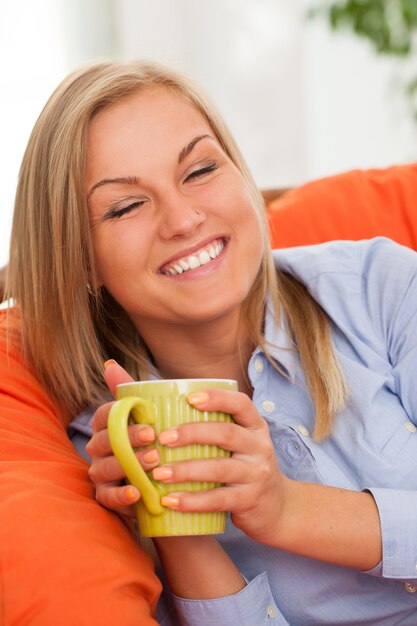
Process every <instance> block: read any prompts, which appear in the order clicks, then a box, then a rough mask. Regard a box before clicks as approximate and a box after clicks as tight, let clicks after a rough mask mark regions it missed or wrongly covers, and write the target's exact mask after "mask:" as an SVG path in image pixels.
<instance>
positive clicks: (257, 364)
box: [254, 359, 264, 374]
mask: <svg viewBox="0 0 417 626" xmlns="http://www.w3.org/2000/svg"><path fill="white" fill-rule="evenodd" d="M254 367H255V372H258V374H260V373H261V372H263V371H264V362H263V361H262V359H256V361H255V365H254Z"/></svg>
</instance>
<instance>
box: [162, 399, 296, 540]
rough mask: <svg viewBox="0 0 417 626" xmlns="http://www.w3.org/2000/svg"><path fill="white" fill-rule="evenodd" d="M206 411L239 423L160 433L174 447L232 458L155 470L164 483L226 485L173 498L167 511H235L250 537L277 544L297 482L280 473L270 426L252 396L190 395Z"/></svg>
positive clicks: (167, 501) (184, 427)
mask: <svg viewBox="0 0 417 626" xmlns="http://www.w3.org/2000/svg"><path fill="white" fill-rule="evenodd" d="M188 401H189V403H190V404H192V405H193V406H195V407H196V408H197V409H200V410H203V411H224V412H226V413H231V414H232V416H233V418H234V421H235V423H234V424H229V423H207V422H202V423H198V424H183V425H181V426H178V427H176V428H172V429H170V430H167V431H165V432H164V433H161V435H160V437H159V440H160V442H161V443H162V444H164V445H167V446H169V447H178V446H184V445H189V444H193V443H201V444H215V445H218V446H220V447H222V448H224V449H226V450H230V451H231V453H232V455H231V457H230V458H221V459H207V460H195V461H185V462H177V463H172V464H170V465H163V466H160V467H157V468H156V469H154V470H153V476H154V478H155V479H157V480H161V482H164V483H180V482H186V481H204V482H205V481H207V482H211V481H213V482H222V483H225V486H224V487H219V488H216V489H213V490H210V491H203V492H194V493H184V492H181V493H180V492H178V493H177V492H175V493H170V494H169V495H168V496H166V497H164V498H163V499H162V503H163V504H164V505H165V506H169V507H170V508H171V509H175V510H179V511H230V513H231V515H232V520H233V523H234V524H235V525H236V526H237V527H238V528H240V529H241V530H242V531H244V532H245V533H246V534H247V535H248V536H250V537H251V538H252V539H254V540H256V541H260V542H263V543H275V541H274V539H275V537H276V535H277V533H278V531H279V524H280V520H281V516H282V513H283V510H284V507H285V503H286V499H287V493H288V491H289V488H290V484H291V482H292V481H289V480H288V479H287V478H286V477H285V476H284V475H283V474H282V473H281V471H280V469H279V466H278V462H277V459H276V456H275V451H274V446H273V444H272V441H271V439H270V436H269V431H268V426H267V424H266V422H265V420H264V419H263V418H262V417H261V416H260V415H259V413H258V411H257V410H256V408H255V406H254V404H253V403H252V402H251V400H250V399H249V397H248V396H247V395H245V394H243V393H239V392H236V391H224V390H217V389H210V390H208V391H205V392H196V393H193V394H190V395H189V396H188Z"/></svg>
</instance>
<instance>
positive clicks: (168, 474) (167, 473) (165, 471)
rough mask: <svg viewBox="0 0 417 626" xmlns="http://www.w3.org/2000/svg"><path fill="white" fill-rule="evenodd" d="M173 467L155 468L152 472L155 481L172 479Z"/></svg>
mask: <svg viewBox="0 0 417 626" xmlns="http://www.w3.org/2000/svg"><path fill="white" fill-rule="evenodd" d="M172 474H173V472H172V467H167V466H164V467H155V469H154V470H152V476H153V477H154V479H155V480H166V479H167V478H172Z"/></svg>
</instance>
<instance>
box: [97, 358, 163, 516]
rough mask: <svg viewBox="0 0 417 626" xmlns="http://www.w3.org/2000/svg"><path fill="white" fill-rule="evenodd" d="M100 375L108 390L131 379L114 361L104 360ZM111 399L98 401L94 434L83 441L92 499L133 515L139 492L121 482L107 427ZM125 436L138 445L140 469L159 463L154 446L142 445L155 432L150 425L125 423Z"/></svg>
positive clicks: (150, 440)
mask: <svg viewBox="0 0 417 626" xmlns="http://www.w3.org/2000/svg"><path fill="white" fill-rule="evenodd" d="M104 378H105V380H106V383H107V385H108V387H109V389H110V391H111V392H112V393H114V391H115V388H116V385H118V384H120V383H127V382H131V381H132V378H131V377H130V376H129V374H127V372H125V370H124V369H123V368H122V367H121V366H120V365H118V364H117V363H116V362H115V361H110V362H108V366H107V367H106V369H105V372H104ZM112 405H113V402H106V404H103V405H101V406H100V407H99V408H98V409H97V411H96V413H95V414H94V418H93V430H94V434H93V436H92V438H91V439H90V441H89V443H88V444H87V447H86V450H87V452H88V454H89V455H90V456H91V466H90V469H89V476H90V478H91V480H92V481H93V483H94V484H95V486H96V500H97V501H98V502H99V503H100V504H102V505H103V506H105V507H107V508H108V509H112V510H115V511H117V512H118V513H120V514H121V515H127V516H129V517H134V516H135V512H134V508H133V506H132V505H133V504H134V503H135V502H137V501H138V500H139V498H140V492H139V490H138V489H137V488H136V487H133V485H126V484H125V483H124V478H125V474H124V472H123V470H122V468H121V466H120V464H119V462H118V460H117V459H116V457H115V456H114V455H113V452H112V449H111V446H110V440H109V435H108V430H107V419H108V414H109V411H110V408H111V406H112ZM129 437H130V441H131V444H132V446H133V447H135V448H141V449H140V450H139V451H138V452H137V457H138V459H139V461H140V463H141V465H142V467H143V469H144V470H150V469H152V468H154V467H156V466H157V465H158V463H159V453H158V451H157V450H156V449H155V448H149V449H146V446H148V445H149V444H151V443H152V442H153V441H154V440H155V432H154V430H153V428H151V426H147V425H145V424H132V425H131V426H129Z"/></svg>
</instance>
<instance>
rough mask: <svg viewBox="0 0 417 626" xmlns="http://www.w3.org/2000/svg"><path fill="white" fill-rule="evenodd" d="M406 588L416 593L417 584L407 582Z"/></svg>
mask: <svg viewBox="0 0 417 626" xmlns="http://www.w3.org/2000/svg"><path fill="white" fill-rule="evenodd" d="M404 589H405V590H406V591H408V593H415V592H416V591H417V586H416V585H412V584H411V583H405V585H404Z"/></svg>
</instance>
